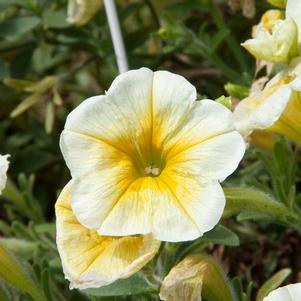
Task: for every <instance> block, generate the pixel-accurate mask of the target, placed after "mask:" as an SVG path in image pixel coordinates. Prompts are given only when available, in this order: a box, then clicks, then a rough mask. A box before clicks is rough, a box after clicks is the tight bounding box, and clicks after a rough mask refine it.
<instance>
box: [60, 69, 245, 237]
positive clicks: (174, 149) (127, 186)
mask: <svg viewBox="0 0 301 301" xmlns="http://www.w3.org/2000/svg"><path fill="white" fill-rule="evenodd" d="M196 98H197V95H196V90H195V88H194V86H193V85H191V84H190V83H189V82H188V81H187V80H185V79H184V78H183V77H181V76H179V75H176V74H172V73H170V72H166V71H157V72H152V71H151V70H149V69H147V68H141V69H139V70H132V71H129V72H126V73H124V74H122V75H119V76H118V77H117V78H116V79H115V80H114V81H113V83H112V85H111V87H110V89H109V90H108V91H107V93H106V95H102V96H95V97H91V98H89V99H87V100H85V101H84V102H83V103H82V104H81V105H80V106H78V107H77V108H76V109H75V110H74V111H73V112H71V113H70V115H69V116H68V118H67V121H66V125H65V129H64V131H63V132H62V135H61V143H60V145H61V149H62V152H63V155H64V158H65V160H66V162H67V165H68V167H69V169H70V171H71V175H72V179H73V185H72V189H71V207H72V211H73V213H74V215H75V216H76V218H77V219H78V221H79V222H80V223H81V224H82V225H84V226H85V227H87V228H89V229H93V230H96V231H97V232H98V233H99V234H100V235H110V236H127V235H134V234H152V235H153V236H154V237H155V238H156V239H158V240H162V241H174V242H175V241H185V240H192V239H195V238H197V237H199V236H201V235H202V234H203V233H204V232H206V231H209V230H210V229H212V228H213V227H214V226H215V225H216V224H217V223H218V221H219V219H220V217H221V215H222V212H223V210H224V206H225V197H224V193H223V190H222V188H221V186H220V183H219V182H220V181H223V180H224V179H225V178H226V177H227V176H229V175H230V174H231V173H232V172H233V171H234V170H235V169H236V168H237V166H238V164H239V162H240V160H241V158H242V156H243V154H244V151H245V143H244V140H243V138H242V136H241V135H240V134H239V133H238V132H237V131H236V130H235V127H234V124H233V120H232V113H231V112H230V111H229V110H228V109H227V108H225V107H224V106H223V105H220V104H218V103H216V102H214V101H211V100H202V101H196Z"/></svg>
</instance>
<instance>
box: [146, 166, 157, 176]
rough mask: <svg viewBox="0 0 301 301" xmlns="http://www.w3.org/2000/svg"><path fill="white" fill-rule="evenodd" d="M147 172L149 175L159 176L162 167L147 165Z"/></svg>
mask: <svg viewBox="0 0 301 301" xmlns="http://www.w3.org/2000/svg"><path fill="white" fill-rule="evenodd" d="M145 173H146V174H147V175H153V176H158V175H159V174H160V169H159V168H158V167H153V166H147V167H145Z"/></svg>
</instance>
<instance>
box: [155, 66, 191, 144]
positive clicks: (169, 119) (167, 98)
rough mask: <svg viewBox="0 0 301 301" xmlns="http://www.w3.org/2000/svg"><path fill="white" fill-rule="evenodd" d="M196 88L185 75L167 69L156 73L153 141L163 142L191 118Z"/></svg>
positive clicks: (156, 142)
mask: <svg viewBox="0 0 301 301" xmlns="http://www.w3.org/2000/svg"><path fill="white" fill-rule="evenodd" d="M195 100H196V90H195V87H194V86H193V85H191V84H190V83H189V82H188V81H187V80H186V79H185V78H184V77H182V76H179V75H177V74H173V73H171V72H167V71H157V72H155V73H154V79H153V90H152V118H153V130H152V143H153V145H154V146H155V147H157V148H160V147H161V146H162V144H163V143H164V142H165V141H166V139H168V137H170V136H171V135H173V133H174V132H175V131H177V130H178V129H179V128H181V127H182V126H183V125H184V124H185V123H186V122H187V120H188V119H189V117H190V114H191V109H192V108H193V106H194V105H195Z"/></svg>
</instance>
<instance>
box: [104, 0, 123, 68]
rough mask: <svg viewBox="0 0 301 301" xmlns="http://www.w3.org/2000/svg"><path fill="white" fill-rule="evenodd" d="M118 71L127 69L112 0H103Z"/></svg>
mask: <svg viewBox="0 0 301 301" xmlns="http://www.w3.org/2000/svg"><path fill="white" fill-rule="evenodd" d="M104 5H105V10H106V14H107V18H108V22H109V27H110V32H111V37H112V41H113V46H114V51H115V55H116V60H117V65H118V70H119V73H123V72H126V71H128V70H129V66H128V62H127V57H126V52H125V48H124V43H123V39H122V34H121V30H120V24H119V19H118V15H117V11H116V6H115V1H114V0H104Z"/></svg>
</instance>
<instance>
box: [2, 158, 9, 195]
mask: <svg viewBox="0 0 301 301" xmlns="http://www.w3.org/2000/svg"><path fill="white" fill-rule="evenodd" d="M8 157H9V155H4V156H3V155H0V195H1V192H2V190H3V189H4V187H5V185H6V180H7V175H6V173H7V170H8V165H9V162H8V160H7V158H8Z"/></svg>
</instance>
